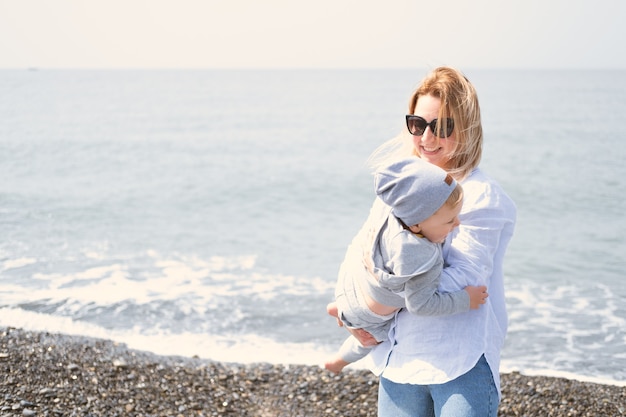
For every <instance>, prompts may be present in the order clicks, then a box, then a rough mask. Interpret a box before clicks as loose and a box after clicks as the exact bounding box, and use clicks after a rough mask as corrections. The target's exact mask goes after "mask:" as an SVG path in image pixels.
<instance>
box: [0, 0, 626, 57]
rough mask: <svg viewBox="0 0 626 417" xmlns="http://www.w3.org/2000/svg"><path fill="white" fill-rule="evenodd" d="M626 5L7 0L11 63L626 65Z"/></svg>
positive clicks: (3, 32)
mask: <svg viewBox="0 0 626 417" xmlns="http://www.w3.org/2000/svg"><path fill="white" fill-rule="evenodd" d="M625 44H626V0H430V1H423V0H306V1H304V0H0V68H29V67H37V68H425V67H434V66H437V65H453V66H456V67H459V68H464V69H466V68H622V69H626V52H625V50H626V45H625Z"/></svg>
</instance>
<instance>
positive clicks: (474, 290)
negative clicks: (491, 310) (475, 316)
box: [464, 285, 489, 309]
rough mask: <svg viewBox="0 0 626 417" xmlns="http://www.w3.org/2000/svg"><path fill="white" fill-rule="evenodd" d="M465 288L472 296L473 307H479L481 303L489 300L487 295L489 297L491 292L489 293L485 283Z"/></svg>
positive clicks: (471, 304) (471, 306) (471, 303)
mask: <svg viewBox="0 0 626 417" xmlns="http://www.w3.org/2000/svg"><path fill="white" fill-rule="evenodd" d="M464 289H465V291H467V293H468V294H469V296H470V308H471V309H477V308H479V307H480V305H481V304H485V303H486V302H487V297H489V294H487V287H485V286H484V285H481V286H480V287H472V286H470V285H468V286H467V287H465V288H464Z"/></svg>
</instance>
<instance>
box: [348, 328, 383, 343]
mask: <svg viewBox="0 0 626 417" xmlns="http://www.w3.org/2000/svg"><path fill="white" fill-rule="evenodd" d="M346 330H347V331H349V332H350V334H352V336H354V337H356V339H357V340H358V341H359V342H360V343H361V344H362V345H363V346H365V347H372V346H376V345H377V344H379V343H380V342H379V341H377V340H376V339H375V338H374V336H372V335H371V334H370V333H368V332H366V331H365V330H363V329H351V328H349V327H346Z"/></svg>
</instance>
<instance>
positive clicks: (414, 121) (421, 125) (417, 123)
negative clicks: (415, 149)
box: [406, 116, 428, 136]
mask: <svg viewBox="0 0 626 417" xmlns="http://www.w3.org/2000/svg"><path fill="white" fill-rule="evenodd" d="M426 126H428V123H426V120H424V119H422V118H421V117H416V116H407V118H406V127H407V128H408V129H409V132H410V133H411V134H412V135H415V136H419V135H423V134H424V130H426Z"/></svg>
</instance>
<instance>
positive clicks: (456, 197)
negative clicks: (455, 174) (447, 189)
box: [440, 174, 463, 208]
mask: <svg viewBox="0 0 626 417" xmlns="http://www.w3.org/2000/svg"><path fill="white" fill-rule="evenodd" d="M448 175H449V174H448ZM462 203H463V187H461V184H459V183H458V182H457V183H456V187H454V190H452V192H451V193H450V195H449V196H448V199H447V200H446V202H445V203H443V206H448V207H450V208H454V207H456V206H458V205H459V204H462ZM443 206H441V207H443ZM441 207H440V208H441Z"/></svg>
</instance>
